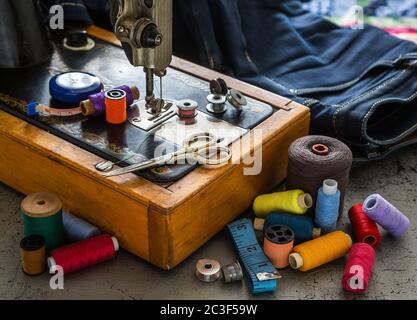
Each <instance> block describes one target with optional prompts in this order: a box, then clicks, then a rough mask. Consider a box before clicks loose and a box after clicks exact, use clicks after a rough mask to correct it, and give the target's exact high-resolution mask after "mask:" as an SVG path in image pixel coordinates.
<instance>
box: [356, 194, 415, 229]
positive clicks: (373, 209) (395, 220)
mask: <svg viewBox="0 0 417 320" xmlns="http://www.w3.org/2000/svg"><path fill="white" fill-rule="evenodd" d="M362 209H363V211H364V212H365V213H366V215H367V216H368V217H369V218H370V219H372V220H373V221H375V222H376V223H378V224H379V225H380V226H381V227H382V228H384V229H385V230H387V231H388V232H389V233H390V234H392V235H393V236H395V237H401V236H403V235H405V233H406V232H407V230H408V228H409V227H410V220H409V219H408V218H407V216H406V215H404V214H403V213H402V212H401V211H400V210H398V209H397V208H396V207H394V206H393V205H392V204H391V203H389V202H388V201H387V200H385V199H384V198H383V197H382V196H381V195H379V194H373V195H370V196H369V197H368V198H366V200H365V201H364V203H363V208H362Z"/></svg>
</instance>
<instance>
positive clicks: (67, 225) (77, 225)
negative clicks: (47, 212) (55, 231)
mask: <svg viewBox="0 0 417 320" xmlns="http://www.w3.org/2000/svg"><path fill="white" fill-rule="evenodd" d="M62 222H63V224H64V231H65V237H66V239H67V240H68V241H69V242H79V241H82V240H86V239H89V238H92V237H95V236H98V235H100V234H101V231H100V229H99V228H97V227H96V226H93V225H92V224H90V223H88V222H87V221H84V220H82V219H80V218H78V217H76V216H74V215H72V214H70V213H68V212H63V213H62Z"/></svg>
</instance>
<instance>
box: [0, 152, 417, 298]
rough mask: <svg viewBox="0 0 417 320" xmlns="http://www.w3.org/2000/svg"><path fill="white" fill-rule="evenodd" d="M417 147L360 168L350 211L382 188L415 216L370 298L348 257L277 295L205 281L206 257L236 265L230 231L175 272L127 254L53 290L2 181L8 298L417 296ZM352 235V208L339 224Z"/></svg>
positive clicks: (388, 243)
mask: <svg viewBox="0 0 417 320" xmlns="http://www.w3.org/2000/svg"><path fill="white" fill-rule="evenodd" d="M416 182H417V147H410V148H408V149H407V150H404V151H400V152H398V153H397V154H395V155H394V156H392V157H390V158H389V159H387V160H384V161H381V162H376V163H372V164H368V165H366V166H362V167H360V168H356V169H354V170H353V171H352V174H351V180H350V186H349V190H348V194H347V197H346V204H345V209H347V208H349V207H350V206H351V205H352V204H354V203H357V202H360V201H362V200H363V199H364V198H365V197H366V196H367V195H369V194H371V193H375V192H378V193H380V194H382V195H383V196H384V197H386V198H387V199H389V200H390V201H391V202H392V203H393V204H394V205H395V206H396V207H398V208H399V209H400V210H402V211H403V212H404V213H405V214H407V215H408V216H409V218H410V220H411V221H412V227H411V229H410V230H409V232H408V234H407V235H406V236H405V237H404V238H401V239H393V238H391V237H389V236H387V235H385V234H384V240H383V243H382V245H381V247H380V248H379V249H378V252H377V258H376V265H375V267H374V274H373V277H372V280H371V283H370V285H369V288H368V292H367V293H366V294H364V295H359V296H357V295H352V294H350V293H346V292H344V291H343V290H342V287H341V277H342V274H343V269H344V261H343V259H341V260H338V261H335V262H332V263H329V264H327V265H325V266H322V267H320V268H318V269H315V270H313V271H310V272H307V273H301V272H298V271H293V270H284V271H282V275H283V279H282V280H279V284H278V286H279V287H278V290H277V292H276V293H275V294H265V295H259V296H252V295H251V294H250V293H249V292H248V288H247V285H246V282H243V283H237V284H231V285H227V284H225V283H224V282H223V281H222V280H219V281H217V282H215V283H212V284H204V283H201V282H199V281H197V280H196V279H195V277H194V274H193V273H194V266H195V263H196V261H197V260H198V259H199V258H201V257H211V258H215V259H218V260H219V261H220V262H221V263H229V262H232V261H233V260H234V259H235V257H236V255H235V251H234V248H233V245H232V243H231V241H230V239H229V236H228V235H227V233H226V232H225V231H223V232H221V233H220V234H218V235H217V236H216V237H215V238H214V239H212V240H211V241H209V242H208V243H207V244H206V245H205V246H204V247H202V248H201V249H200V250H198V251H197V252H196V253H195V254H193V255H192V256H191V257H189V258H188V259H187V260H186V261H185V262H183V263H182V264H181V265H180V266H179V267H177V268H175V269H174V270H172V271H169V272H167V271H162V270H159V269H157V268H156V267H153V266H152V265H150V264H148V263H146V262H145V261H143V260H141V259H139V258H137V257H134V256H133V255H131V254H129V253H127V252H124V251H122V252H121V253H120V254H119V255H118V257H117V258H116V259H115V260H113V261H110V262H107V263H103V264H101V265H97V266H94V267H92V268H89V269H87V270H84V271H81V272H78V273H74V274H70V275H68V276H66V278H65V287H64V290H57V291H54V290H51V289H50V288H49V275H48V274H47V273H45V274H43V275H41V276H38V277H28V276H26V275H24V274H23V273H22V271H21V264H20V259H19V241H20V239H21V237H22V225H21V222H20V217H19V214H18V208H19V204H20V201H21V200H22V195H20V194H18V193H16V192H14V191H13V190H11V189H9V188H8V187H6V186H4V185H1V184H0V234H1V237H0V239H1V240H0V241H1V242H0V298H2V299H252V298H253V299H417V282H416V281H417V216H416V208H417V200H416V198H417V184H416ZM339 227H340V229H342V230H346V231H348V232H350V229H349V223H348V219H347V215H346V210H345V213H344V216H343V219H342V220H341V222H340V225H339Z"/></svg>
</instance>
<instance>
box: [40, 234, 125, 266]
mask: <svg viewBox="0 0 417 320" xmlns="http://www.w3.org/2000/svg"><path fill="white" fill-rule="evenodd" d="M117 251H119V243H118V241H117V239H116V238H115V237H110V236H109V235H107V234H103V235H100V236H96V237H93V238H90V239H87V240H83V241H80V242H77V243H73V244H70V245H67V246H65V247H61V248H58V249H55V250H53V251H52V252H51V256H50V257H49V258H48V266H49V268H52V267H54V266H57V265H58V266H61V267H62V269H63V270H64V273H65V274H67V273H71V272H75V271H79V270H82V269H85V268H87V267H90V266H93V265H96V264H98V263H101V262H104V261H108V260H111V259H113V258H114V257H115V256H116V252H117Z"/></svg>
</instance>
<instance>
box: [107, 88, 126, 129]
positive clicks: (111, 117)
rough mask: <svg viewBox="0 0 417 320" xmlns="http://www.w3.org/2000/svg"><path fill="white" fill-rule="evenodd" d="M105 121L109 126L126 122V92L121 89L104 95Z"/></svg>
mask: <svg viewBox="0 0 417 320" xmlns="http://www.w3.org/2000/svg"><path fill="white" fill-rule="evenodd" d="M104 101H105V104H106V121H107V123H110V124H122V123H125V122H126V107H127V101H126V92H124V91H123V90H121V89H111V90H109V91H107V92H106V93H105V98H104Z"/></svg>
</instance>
